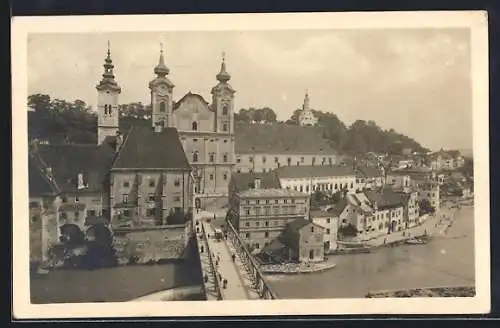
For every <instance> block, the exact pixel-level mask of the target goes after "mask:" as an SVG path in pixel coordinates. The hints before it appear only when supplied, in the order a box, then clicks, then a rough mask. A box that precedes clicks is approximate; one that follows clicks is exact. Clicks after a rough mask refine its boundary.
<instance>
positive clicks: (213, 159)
mask: <svg viewBox="0 0 500 328" xmlns="http://www.w3.org/2000/svg"><path fill="white" fill-rule="evenodd" d="M209 161H210V162H211V163H213V162H215V154H214V153H210V158H209Z"/></svg>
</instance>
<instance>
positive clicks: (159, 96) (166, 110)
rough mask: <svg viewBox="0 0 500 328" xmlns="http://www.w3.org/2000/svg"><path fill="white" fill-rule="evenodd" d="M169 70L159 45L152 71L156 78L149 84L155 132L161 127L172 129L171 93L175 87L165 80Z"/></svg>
mask: <svg viewBox="0 0 500 328" xmlns="http://www.w3.org/2000/svg"><path fill="white" fill-rule="evenodd" d="M169 72H170V70H169V68H168V67H167V66H166V65H165V58H164V56H163V45H161V50H160V59H159V61H158V65H156V67H155V69H154V73H155V74H156V78H155V79H154V80H152V81H151V82H149V89H150V90H151V109H152V120H151V121H152V124H153V128H154V129H155V130H161V129H162V128H163V127H172V126H173V125H174V124H173V121H172V104H173V100H172V92H173V89H174V87H175V85H174V84H173V83H172V82H171V81H170V80H169V79H168V78H167V75H168V73H169Z"/></svg>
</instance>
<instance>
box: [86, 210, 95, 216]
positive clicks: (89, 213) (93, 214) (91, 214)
mask: <svg viewBox="0 0 500 328" xmlns="http://www.w3.org/2000/svg"><path fill="white" fill-rule="evenodd" d="M87 215H88V216H95V210H88V211H87Z"/></svg>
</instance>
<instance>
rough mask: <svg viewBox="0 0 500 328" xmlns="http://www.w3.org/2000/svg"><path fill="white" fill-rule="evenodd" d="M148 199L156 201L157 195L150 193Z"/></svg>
mask: <svg viewBox="0 0 500 328" xmlns="http://www.w3.org/2000/svg"><path fill="white" fill-rule="evenodd" d="M148 200H149V201H150V202H154V201H155V195H153V194H151V195H149V197H148Z"/></svg>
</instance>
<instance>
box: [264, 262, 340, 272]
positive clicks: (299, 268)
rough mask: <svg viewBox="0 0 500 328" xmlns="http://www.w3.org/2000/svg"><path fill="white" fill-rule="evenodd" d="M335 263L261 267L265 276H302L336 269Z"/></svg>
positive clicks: (286, 264) (267, 265) (287, 264)
mask: <svg viewBox="0 0 500 328" xmlns="http://www.w3.org/2000/svg"><path fill="white" fill-rule="evenodd" d="M335 266H336V264H335V263H328V262H321V263H285V264H264V265H261V266H260V271H261V272H262V273H264V274H301V273H313V272H323V271H326V270H330V269H333V268H335Z"/></svg>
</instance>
